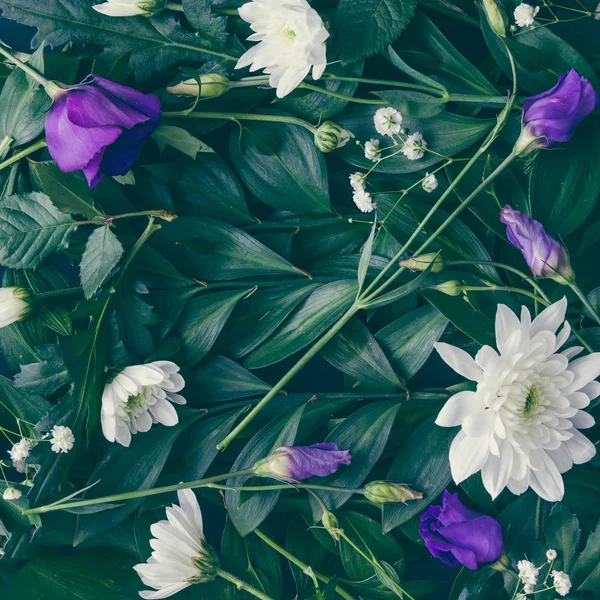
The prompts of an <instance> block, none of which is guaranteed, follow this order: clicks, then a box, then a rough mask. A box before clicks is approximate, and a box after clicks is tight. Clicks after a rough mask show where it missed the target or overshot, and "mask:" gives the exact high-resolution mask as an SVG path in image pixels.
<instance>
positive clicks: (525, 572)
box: [517, 560, 540, 585]
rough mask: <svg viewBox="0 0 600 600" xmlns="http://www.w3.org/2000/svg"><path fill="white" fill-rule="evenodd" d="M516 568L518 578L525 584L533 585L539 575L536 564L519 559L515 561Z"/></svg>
mask: <svg viewBox="0 0 600 600" xmlns="http://www.w3.org/2000/svg"><path fill="white" fill-rule="evenodd" d="M517 569H518V570H519V578H520V579H521V581H522V582H523V583H524V584H526V585H535V584H536V583H537V578H538V575H539V573H540V572H539V570H538V569H537V568H536V566H535V565H534V564H533V563H532V562H530V561H528V560H520V561H519V562H518V563H517Z"/></svg>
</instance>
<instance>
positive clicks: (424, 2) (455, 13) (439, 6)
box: [420, 0, 480, 29]
mask: <svg viewBox="0 0 600 600" xmlns="http://www.w3.org/2000/svg"><path fill="white" fill-rule="evenodd" d="M420 5H421V7H423V8H429V9H431V10H435V11H437V12H439V13H441V14H442V15H446V16H448V17H453V18H455V19H458V20H459V21H462V22H463V23H465V24H466V25H470V26H471V27H476V28H477V29H479V27H480V25H479V21H478V20H477V19H474V18H473V17H470V16H469V15H468V14H467V13H465V12H463V11H462V10H461V9H460V8H456V9H455V10H454V9H452V8H449V7H448V6H447V5H446V3H442V2H437V1H436V0H420Z"/></svg>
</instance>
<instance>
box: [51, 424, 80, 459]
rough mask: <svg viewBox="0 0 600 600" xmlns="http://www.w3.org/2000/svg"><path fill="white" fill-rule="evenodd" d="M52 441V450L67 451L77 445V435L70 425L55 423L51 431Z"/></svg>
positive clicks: (57, 451)
mask: <svg viewBox="0 0 600 600" xmlns="http://www.w3.org/2000/svg"><path fill="white" fill-rule="evenodd" d="M50 435H51V437H50V443H51V444H52V446H51V448H52V452H56V453H59V452H63V453H67V452H68V451H69V450H71V448H73V446H74V445H75V436H74V435H73V432H72V431H71V428H70V427H64V426H63V425H55V426H54V427H53V428H52V431H51V432H50Z"/></svg>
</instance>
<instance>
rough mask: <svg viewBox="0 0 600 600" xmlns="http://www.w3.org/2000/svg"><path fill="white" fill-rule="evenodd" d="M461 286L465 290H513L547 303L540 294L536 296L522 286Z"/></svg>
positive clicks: (515, 292)
mask: <svg viewBox="0 0 600 600" xmlns="http://www.w3.org/2000/svg"><path fill="white" fill-rule="evenodd" d="M461 288H462V290H463V291H465V292H512V293H514V294H522V295H523V296H527V297H528V298H531V299H532V300H535V301H536V302H540V303H542V304H544V303H545V301H544V299H543V298H541V297H540V296H536V295H535V294H534V293H533V292H530V291H529V290H523V289H521V288H515V287H506V286H501V285H482V286H477V285H463V286H461Z"/></svg>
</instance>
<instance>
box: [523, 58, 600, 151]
mask: <svg viewBox="0 0 600 600" xmlns="http://www.w3.org/2000/svg"><path fill="white" fill-rule="evenodd" d="M598 101H599V97H598V94H597V93H596V91H595V90H594V88H593V87H592V84H591V83H590V82H589V81H588V80H587V79H586V78H585V77H582V76H581V75H580V74H579V73H578V72H577V71H576V70H575V69H571V70H570V71H569V72H568V73H563V74H562V75H561V76H560V77H559V78H558V82H557V84H556V85H555V86H554V87H553V88H552V89H551V90H548V91H546V92H542V93H541V94H538V95H537V96H532V97H531V98H527V100H525V102H524V104H523V130H522V131H521V136H520V137H519V139H518V140H517V144H516V145H515V151H517V152H518V153H520V154H527V153H529V152H531V151H532V150H534V149H535V148H547V147H548V146H552V145H554V144H558V143H560V142H568V141H569V140H570V139H571V137H572V136H573V134H574V133H575V129H577V126H578V125H579V123H581V121H583V119H584V118H585V117H587V115H589V114H590V113H591V112H592V111H593V110H594V108H595V107H596V105H597V104H598Z"/></svg>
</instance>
